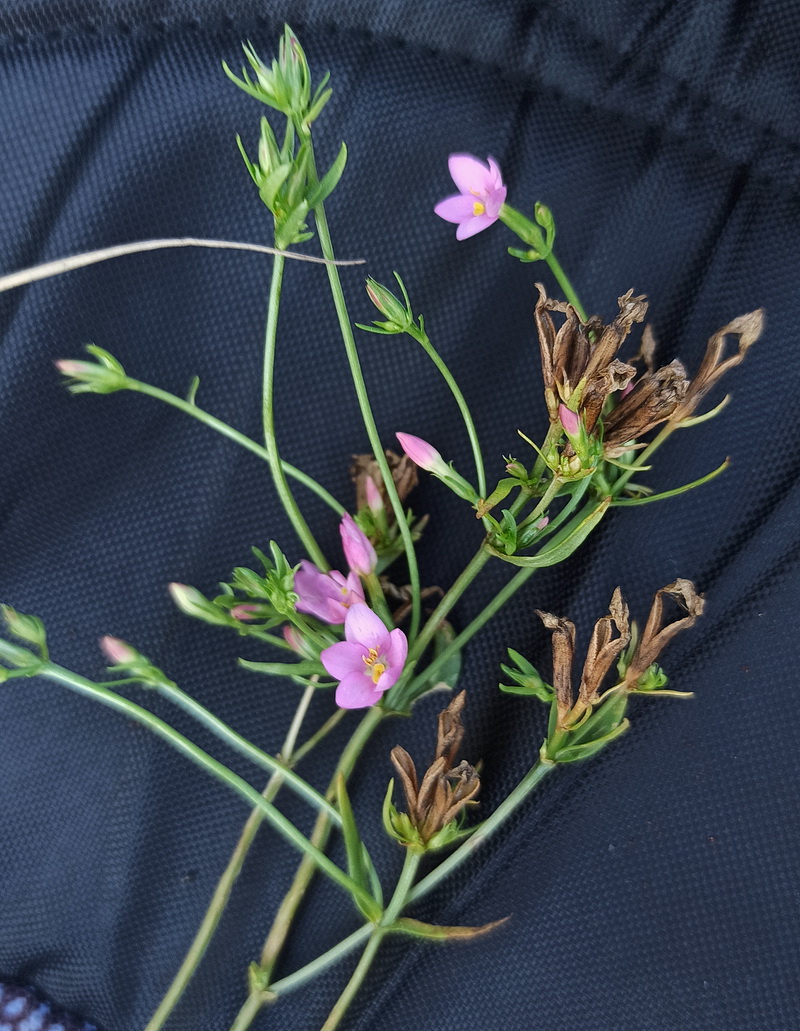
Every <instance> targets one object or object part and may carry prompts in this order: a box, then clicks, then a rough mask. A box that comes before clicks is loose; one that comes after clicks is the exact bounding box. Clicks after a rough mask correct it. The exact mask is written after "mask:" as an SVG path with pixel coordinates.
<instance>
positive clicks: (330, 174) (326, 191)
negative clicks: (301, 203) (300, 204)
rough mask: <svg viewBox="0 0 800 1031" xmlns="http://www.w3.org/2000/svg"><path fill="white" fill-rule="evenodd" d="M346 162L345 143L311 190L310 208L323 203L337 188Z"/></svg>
mask: <svg viewBox="0 0 800 1031" xmlns="http://www.w3.org/2000/svg"><path fill="white" fill-rule="evenodd" d="M346 164H347V147H346V146H345V144H344V143H343V144H342V145H341V147H340V148H339V153H338V154H337V156H336V160H335V161H334V162H333V164H332V165H331V167H330V168H329V169H328V171H327V172H326V173H325V175H324V176H323V177H322V179H320V181H319V182H318V183H317V185H316V186H315V187H314V188H313V189H312V190H310V191H309V193H308V196H307V200H308V206H309V208H315V207H316V206H317V205H318V204H321V203H322V202H323V201H324V200H325V199H326V197H328V196H329V195H330V194H331V193H332V192H333V191H334V190H335V189H336V186H337V184H338V182H339V180H340V179H341V178H342V172H344V166H345V165H346Z"/></svg>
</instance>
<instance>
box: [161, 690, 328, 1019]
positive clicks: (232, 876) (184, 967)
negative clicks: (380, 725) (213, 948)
mask: <svg viewBox="0 0 800 1031" xmlns="http://www.w3.org/2000/svg"><path fill="white" fill-rule="evenodd" d="M315 690H316V689H315V688H314V686H313V685H309V686H308V687H307V688H306V689H305V691H304V692H303V695H302V697H301V699H300V702H299V704H298V706H297V709H296V711H295V714H294V717H293V718H292V722H291V725H290V727H289V730H288V731H287V734H286V737H285V739H284V742H283V745H282V746H281V751H280V754H281V758H282V759H283V760H284V761H285V762H286V763H287V764H288V763H289V762H290V761H294V762H296V761H297V757H296V754H295V752H294V748H295V744H296V742H297V737H298V734H299V733H300V727H301V725H302V722H303V719H304V717H305V714H306V712H307V711H308V706H309V704H310V702H311V699H312V698H313V697H314V693H315ZM341 711H343V710H341ZM283 779H284V772H283V771H280V772H275V773H273V774H272V776H271V777H270V779H269V782H268V784H267V786H266V787H265V788H264V790H263V791H262V796H263V797H264V798H265V799H266V800H267V801H268V802H271V801H272V800H273V799H274V798H275V796H276V795H277V794H278V792H279V791H280V789H281V786H282V784H283ZM263 819H264V817H263V814H262V813H261V810H260V809H253V810H252V811H251V813H250V816H249V817H248V819H247V822H246V823H245V825H244V828H243V830H242V833H241V835H240V837H239V840H238V842H237V843H236V848H235V849H234V850H233V854H232V855H231V858H230V859H229V860H228V865H227V866H226V867H225V870H224V871H223V874H222V876H221V877H220V879H219V881H218V883H217V886H216V888H215V889H214V894H213V896H212V898H211V902H210V903H209V906H208V909H207V910H206V913H205V916H204V917H203V920H202V923H201V924H200V927H199V928H198V929H197V932H196V934H195V936H194V938H193V940H192V943H191V945H190V946H189V950H188V951H187V953H186V955H185V957H184V959H183V962H182V963H181V965H180V968H179V969H178V972H177V973H176V974H175V977H174V978H173V980H172V983H171V984H170V986H169V988H168V989H167V992H166V994H165V995H164V998H163V999H162V1000H161V1002H160V1003H159V1006H158V1009H156V1011H155V1013H154V1014H153V1016H152V1017H151V1018H150V1020H149V1021H148V1023H147V1026H146V1027H145V1029H144V1031H161V1028H162V1027H163V1026H164V1024H165V1023H166V1022H167V1020H168V1019H169V1017H170V1014H171V1013H172V1011H173V1010H174V1009H175V1007H176V1006H177V1005H178V1003H179V1002H180V1000H181V997H182V996H183V993H184V992H185V991H186V988H187V986H188V984H189V982H190V980H191V979H192V977H193V976H194V974H195V971H196V970H197V968H198V966H199V965H200V962H201V961H202V959H203V956H204V955H205V952H206V949H207V948H208V943H209V942H210V941H211V938H212V937H213V935H214V932H215V931H216V929H217V926H218V924H219V922H220V919H221V918H222V914H223V911H224V909H225V907H226V905H227V904H228V899H229V898H230V895H231V891H232V890H233V885H234V883H235V882H236V879H237V878H238V876H239V874H240V872H241V869H242V866H243V864H244V861H245V858H246V856H247V853H248V852H249V851H250V846H251V845H252V843H253V841H254V840H255V836H256V833H257V831H258V828H259V827H260V826H261V823H262V821H263Z"/></svg>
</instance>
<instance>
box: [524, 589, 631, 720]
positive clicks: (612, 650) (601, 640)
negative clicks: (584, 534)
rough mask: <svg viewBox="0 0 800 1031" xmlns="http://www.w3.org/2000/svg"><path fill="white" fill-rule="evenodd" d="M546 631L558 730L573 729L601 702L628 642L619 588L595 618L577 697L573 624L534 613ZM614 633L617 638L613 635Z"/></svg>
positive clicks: (626, 624)
mask: <svg viewBox="0 0 800 1031" xmlns="http://www.w3.org/2000/svg"><path fill="white" fill-rule="evenodd" d="M536 614H537V615H538V616H539V618H540V619H541V620H542V622H543V623H544V625H545V626H546V627H547V629H548V630H552V631H553V636H552V641H551V644H552V649H553V689H554V691H555V696H556V706H557V709H558V718H557V724H556V726H557V729H559V730H562V729H567V728H569V727H572V726H574V725H575V724H576V723H577V722H578V721H579V720H580V719H581V717H583V716H584V715H585V714H586V712H587V711H588V710H590V709H591V708H592V707H593V706H595V705H597V704H598V703H599V702H600V687H601V685H602V683H603V681H604V680H605V678H606V674H607V673H608V671H609V670H610V669H611V666H612V665H613V664H614V662H615V661H616V660H617V658H618V657H619V655H620V653H621V652H622V651H624V649H625V648H627V646H628V642H629V641H630V637H631V635H630V625H629V622H628V606H627V604H626V603H625V599H624V598H623V597H622V592H621V591H620V589H619V587H617V588H616V589H615V591H614V594H613V595H612V597H611V602H610V604H609V606H608V615H607V616H603V617H602V619H598V620H597V622H596V623H595V625H594V630H593V631H592V638H591V641H590V642H589V648H588V650H587V653H586V661H585V662H584V664H583V672H582V673H581V681H580V687H579V689H578V697H577V699H575V697H574V693H573V689H572V662H573V658H574V654H575V624H574V623H572V622H571V621H570V620H568V619H562V618H561V617H560V616H554V615H553V613H552V612H542V611H540V610H539V609H537V610H536ZM615 631H616V636H614V634H615Z"/></svg>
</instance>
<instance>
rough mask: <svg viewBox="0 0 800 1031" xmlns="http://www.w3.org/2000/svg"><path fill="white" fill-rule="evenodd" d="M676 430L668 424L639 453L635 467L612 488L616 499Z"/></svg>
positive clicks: (623, 475)
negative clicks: (632, 477)
mask: <svg viewBox="0 0 800 1031" xmlns="http://www.w3.org/2000/svg"><path fill="white" fill-rule="evenodd" d="M674 430H675V427H674V426H672V425H671V424H670V423H667V424H666V426H664V427H662V429H661V430H660V431H659V432H658V433H657V434H656V435H655V437H653V439H652V440H651V441H650V443H649V444H648V445H647V447H646V448H645V449H644V451H640V452H639V455H638V457H637V459H636V461H635V462H634V463H633V465H631V467H630V468H629V469H627V470H626V471H625V472H624V473H623V474H622V475H621V476H620V477H619V478H618V479H616V480H614V484H613V486H612V493H613V495H614V497H619V495H620V493H621V492H622V489H623V487H625V485H626V484H627V482H628V480H630V478H631V476H633V475H634V473H637V472H639V470H640V469H641V468H642V466H644V465H647V462H648V460H649V458H650V456H651V455H652V454H654V453H655V452H656V451H657V450H658V448H660V447H661V445H662V444H663V443H664V441H665V440H666V439H667V437H669V436H671V434H672V433H673V431H674Z"/></svg>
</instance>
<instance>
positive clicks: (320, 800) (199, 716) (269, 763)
mask: <svg viewBox="0 0 800 1031" xmlns="http://www.w3.org/2000/svg"><path fill="white" fill-rule="evenodd" d="M155 690H156V691H157V692H158V693H159V694H160V695H161V696H162V697H163V698H167V699H168V700H169V701H170V702H172V703H173V705H177V706H178V707H179V708H180V709H183V711H184V712H187V713H188V714H189V715H190V716H192V717H193V718H194V719H196V720H197V721H198V723H202V724H203V726H204V727H207V728H208V730H210V731H211V732H212V733H213V734H215V735H216V736H217V737H218V738H219V739H220V741H224V742H225V744H226V745H228V746H229V747H230V748H232V749H234V751H236V752H238V753H239V754H240V755H243V756H245V758H247V759H249V760H250V761H251V762H253V763H256V765H258V766H261V767H263V768H264V769H266V770H269V771H270V772H272V773H277V774H280V776H281V779H282V781H283V782H285V784H286V786H287V787H288V788H291V790H292V791H294V792H295V794H297V795H299V796H300V797H301V798H303V799H305V801H306V802H308V803H310V805H312V806H313V807H314V808H315V809H316V810H318V811H319V812H325V813H327V814H328V816H329V817H330V818H331V819H332V820H333V821H334V823H336V824H337V825H340V824H341V817H340V816H339V813H338V811H337V809H336V808H335V806H333V805H331V803H330V802H329V801H328V800H327V798H325V797H324V796H323V795H321V794H320V792H319V791H317V789H316V788H314V787H312V786H311V785H310V784H309V783H308V781H306V780H304V779H303V778H302V777H299V776H298V775H297V774H296V773H294V772H293V771H292V770H290V769H287V767H286V763H285V761H283V760H282V759H275V758H274V757H273V756H271V755H269V754H268V753H267V752H264V751H262V750H261V749H260V748H257V747H256V746H255V745H254V744H252V743H251V742H250V741H248V740H247V738H245V737H242V735H241V734H237V733H236V731H235V730H234V729H233V728H232V727H229V726H228V725H227V723H223V721H222V720H221V719H219V718H218V717H217V716H215V715H214V714H213V713H212V712H209V711H208V709H206V708H205V707H204V706H202V705H201V704H200V703H199V702H197V701H195V700H194V698H192V697H191V696H190V695H188V694H186V692H185V691H182V690H181V689H180V688H179V687H177V686H176V685H175V684H163V685H159V686H158V687H156V688H155ZM311 690H312V691H313V690H314V688H313V687H312V688H311Z"/></svg>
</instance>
